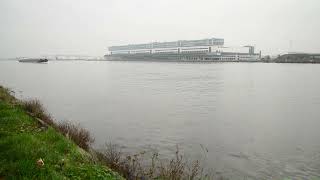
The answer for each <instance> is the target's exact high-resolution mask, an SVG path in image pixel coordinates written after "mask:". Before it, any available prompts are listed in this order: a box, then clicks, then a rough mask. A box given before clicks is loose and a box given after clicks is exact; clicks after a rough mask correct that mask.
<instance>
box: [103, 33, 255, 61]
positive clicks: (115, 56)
mask: <svg viewBox="0 0 320 180" xmlns="http://www.w3.org/2000/svg"><path fill="white" fill-rule="evenodd" d="M259 57H260V54H256V53H254V47H253V46H242V47H225V46H224V39H221V38H210V39H200V40H180V41H172V42H153V43H146V44H129V45H124V46H111V47H109V54H108V55H105V58H106V59H107V60H122V59H124V60H130V59H131V60H139V59H140V60H148V59H149V60H181V61H183V60H184V61H190V60H192V61H257V60H258V59H259Z"/></svg>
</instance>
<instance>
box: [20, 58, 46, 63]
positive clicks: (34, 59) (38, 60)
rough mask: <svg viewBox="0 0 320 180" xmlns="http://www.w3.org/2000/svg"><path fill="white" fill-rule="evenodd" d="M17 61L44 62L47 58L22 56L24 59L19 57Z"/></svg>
mask: <svg viewBox="0 0 320 180" xmlns="http://www.w3.org/2000/svg"><path fill="white" fill-rule="evenodd" d="M19 62H32V63H45V62H48V59H47V58H24V59H19Z"/></svg>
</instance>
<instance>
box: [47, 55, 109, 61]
mask: <svg viewBox="0 0 320 180" xmlns="http://www.w3.org/2000/svg"><path fill="white" fill-rule="evenodd" d="M42 57H43V58H47V59H50V60H103V57H102V56H88V55H78V54H54V55H42Z"/></svg>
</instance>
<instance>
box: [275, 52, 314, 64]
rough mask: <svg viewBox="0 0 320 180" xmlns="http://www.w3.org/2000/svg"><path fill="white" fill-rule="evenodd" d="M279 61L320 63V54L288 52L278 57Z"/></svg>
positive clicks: (276, 60)
mask: <svg viewBox="0 0 320 180" xmlns="http://www.w3.org/2000/svg"><path fill="white" fill-rule="evenodd" d="M274 62H277V63H320V54H314V53H288V54H283V55H281V56H279V57H277V58H276V59H275V60H274Z"/></svg>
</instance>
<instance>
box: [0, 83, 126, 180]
mask: <svg viewBox="0 0 320 180" xmlns="http://www.w3.org/2000/svg"><path fill="white" fill-rule="evenodd" d="M17 102H18V101H16V100H15V98H14V97H13V96H11V95H10V94H9V93H8V90H7V89H5V88H2V87H1V86H0V179H2V178H4V179H122V177H121V176H119V175H118V174H117V173H115V172H113V171H112V170H110V169H109V168H108V167H106V166H103V165H101V164H99V163H96V162H94V161H93V160H92V157H91V155H90V154H89V153H87V152H86V151H84V150H83V149H81V148H79V147H78V146H77V145H76V144H74V143H73V142H72V141H71V140H69V139H67V138H66V137H64V136H63V135H62V134H60V133H58V132H57V131H56V130H55V129H53V128H52V127H49V128H43V127H41V126H40V125H39V124H38V122H37V121H36V120H35V119H34V118H33V117H30V116H29V115H28V114H27V113H26V112H25V111H24V110H23V108H22V107H21V105H19V103H17ZM40 158H42V159H43V161H44V165H43V166H41V167H40V166H38V165H37V163H36V162H37V160H38V159H40Z"/></svg>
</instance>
